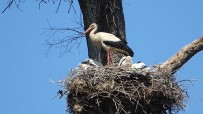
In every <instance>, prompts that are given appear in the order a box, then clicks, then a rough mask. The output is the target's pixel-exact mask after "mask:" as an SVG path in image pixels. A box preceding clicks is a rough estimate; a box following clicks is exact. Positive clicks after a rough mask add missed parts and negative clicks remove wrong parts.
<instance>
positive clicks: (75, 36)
mask: <svg viewBox="0 0 203 114" xmlns="http://www.w3.org/2000/svg"><path fill="white" fill-rule="evenodd" d="M47 23H48V25H49V28H45V29H46V31H45V32H44V33H47V32H48V39H47V40H45V42H46V43H45V44H44V45H47V46H48V49H47V51H46V54H48V52H49V50H50V49H51V48H52V47H54V48H60V56H62V55H63V54H65V53H67V52H71V50H72V48H73V47H76V48H79V45H80V43H81V40H82V39H81V38H83V37H84V36H83V35H82V32H81V31H82V30H83V28H81V25H80V24H81V23H80V24H79V27H74V28H57V27H54V26H52V25H51V24H50V23H49V22H48V21H47ZM80 30H81V31H80ZM65 32H68V34H69V35H64V34H63V33H65ZM59 34H60V35H59ZM58 35H59V36H60V37H57V36H58Z"/></svg>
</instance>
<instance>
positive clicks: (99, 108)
mask: <svg viewBox="0 0 203 114" xmlns="http://www.w3.org/2000/svg"><path fill="white" fill-rule="evenodd" d="M73 75H74V77H72V79H70V80H68V79H66V82H67V83H66V86H67V91H68V93H69V94H68V96H67V104H68V109H69V112H70V113H75V114H166V113H174V112H178V111H180V110H181V109H183V108H184V105H183V101H184V100H185V91H184V90H183V89H181V88H180V87H179V85H178V84H177V83H176V82H175V80H174V77H173V76H171V75H170V74H165V73H163V72H161V71H159V70H153V71H150V72H148V71H146V70H144V69H129V70H124V69H122V68H113V67H106V68H104V67H101V68H96V67H92V68H89V69H87V70H84V71H81V70H75V71H74V73H72V74H71V75H70V74H69V76H73Z"/></svg>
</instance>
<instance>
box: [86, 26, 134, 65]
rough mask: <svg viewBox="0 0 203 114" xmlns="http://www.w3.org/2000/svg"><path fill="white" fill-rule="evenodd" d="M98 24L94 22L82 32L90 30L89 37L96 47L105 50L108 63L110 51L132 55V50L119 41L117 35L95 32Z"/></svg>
mask: <svg viewBox="0 0 203 114" xmlns="http://www.w3.org/2000/svg"><path fill="white" fill-rule="evenodd" d="M97 29H98V26H97V24H96V23H92V24H91V25H90V27H89V28H88V29H87V30H86V31H85V32H84V33H83V34H86V33H88V32H89V31H90V34H89V37H90V39H91V41H92V42H93V43H95V44H96V45H97V46H98V47H103V48H104V49H105V50H106V51H107V61H108V64H110V62H111V57H110V51H111V52H121V53H123V54H126V55H129V56H131V57H133V55H134V53H133V51H132V50H131V49H130V48H129V47H128V46H127V44H126V43H124V42H123V41H121V40H120V39H119V38H118V37H116V36H115V35H113V34H110V33H106V32H97V33H95V32H96V31H97Z"/></svg>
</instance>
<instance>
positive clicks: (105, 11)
mask: <svg viewBox="0 0 203 114" xmlns="http://www.w3.org/2000/svg"><path fill="white" fill-rule="evenodd" d="M78 1H79V5H80V8H81V11H82V13H83V20H84V27H85V29H87V28H88V27H89V26H90V24H91V23H97V24H98V26H99V28H98V31H100V32H108V33H112V34H114V35H116V36H117V37H119V38H120V39H121V40H122V41H124V42H126V34H125V20H124V14H123V7H122V0H78ZM86 40H87V47H88V56H89V58H92V59H95V60H98V55H99V52H101V59H102V63H103V64H106V61H107V60H106V51H104V50H103V49H98V48H97V47H95V46H94V45H93V44H92V42H91V40H90V39H89V35H88V34H87V37H86ZM126 43H127V42H126ZM117 55H119V56H117ZM113 56H114V57H112V62H113V63H116V62H118V61H119V60H120V58H121V57H122V56H123V55H122V54H121V55H120V54H113ZM115 56H116V57H115Z"/></svg>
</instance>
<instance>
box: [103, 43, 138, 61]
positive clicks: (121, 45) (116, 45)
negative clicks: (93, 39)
mask: <svg viewBox="0 0 203 114" xmlns="http://www.w3.org/2000/svg"><path fill="white" fill-rule="evenodd" d="M103 43H104V44H105V45H109V46H111V47H114V48H118V49H121V50H124V51H126V52H128V53H129V55H130V56H131V57H133V56H134V52H133V51H132V49H131V48H130V47H128V45H127V44H126V43H124V42H122V41H117V42H114V41H103Z"/></svg>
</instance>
